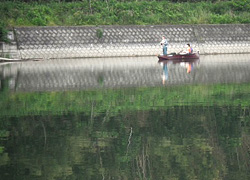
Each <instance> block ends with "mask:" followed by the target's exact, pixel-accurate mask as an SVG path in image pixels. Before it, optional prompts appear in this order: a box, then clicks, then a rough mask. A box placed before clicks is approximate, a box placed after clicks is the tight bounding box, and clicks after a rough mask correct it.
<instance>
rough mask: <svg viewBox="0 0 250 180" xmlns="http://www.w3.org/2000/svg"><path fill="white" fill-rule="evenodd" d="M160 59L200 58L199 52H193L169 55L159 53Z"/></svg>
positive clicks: (186, 59)
mask: <svg viewBox="0 0 250 180" xmlns="http://www.w3.org/2000/svg"><path fill="white" fill-rule="evenodd" d="M158 58H159V61H164V60H182V61H188V60H192V59H199V58H200V57H199V54H198V53H193V54H169V55H159V56H158Z"/></svg>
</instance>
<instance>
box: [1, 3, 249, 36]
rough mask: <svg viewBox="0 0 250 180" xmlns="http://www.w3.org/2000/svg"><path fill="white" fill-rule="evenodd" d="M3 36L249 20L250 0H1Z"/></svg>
mask: <svg viewBox="0 0 250 180" xmlns="http://www.w3.org/2000/svg"><path fill="white" fill-rule="evenodd" d="M0 11H1V15H0V16H1V18H0V40H5V36H6V29H7V28H10V27H13V26H56V25H57V26H61V25H63V26H76V25H149V24H150V25H151V24H152V25H154V24H232V23H250V0H225V1H220V0H218V1H201V2H196V1H195V2H193V1H191V2H182V3H180V2H172V1H165V0H164V1H149V0H141V1H133V0H132V1H119V0H106V1H97V0H92V1H73V2H64V1H63V2H61V1H59V2H58V1H38V2H36V1H31V2H21V1H15V2H12V1H3V2H2V1H1V2H0Z"/></svg>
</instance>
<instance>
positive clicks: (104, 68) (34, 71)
mask: <svg viewBox="0 0 250 180" xmlns="http://www.w3.org/2000/svg"><path fill="white" fill-rule="evenodd" d="M157 62H158V60H157V58H156V57H138V58H117V59H116V58H104V59H94V58H93V59H64V60H62V59H61V60H51V61H43V62H25V63H16V64H9V65H6V66H0V74H1V77H2V78H1V79H2V80H4V79H9V86H10V88H11V89H13V90H15V91H64V90H81V89H96V88H98V89H99V88H119V87H149V86H150V87H159V86H161V84H162V83H165V82H167V84H168V85H178V84H208V83H227V82H232V83H233V82H235V83H238V82H249V80H250V71H249V68H250V60H249V55H237V56H236V55H216V56H201V57H200V61H199V60H197V61H192V62H183V61H174V62H172V61H165V62H162V63H163V64H165V65H162V66H163V67H161V66H160V65H158V63H157ZM163 72H164V73H163ZM163 79H164V80H163Z"/></svg>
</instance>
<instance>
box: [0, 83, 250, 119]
mask: <svg viewBox="0 0 250 180" xmlns="http://www.w3.org/2000/svg"><path fill="white" fill-rule="evenodd" d="M2 84H3V85H4V82H3V83H2ZM3 87H4V86H3ZM5 87H6V86H5ZM248 92H250V84H241V85H240V86H239V85H238V84H231V85H196V86H194V85H193V86H192V85H189V86H187V85H185V86H173V87H167V88H131V89H130V88H129V89H99V90H98V89H97V90H89V91H75V92H70V91H69V92H43V93H37V92H33V93H11V92H9V91H8V90H7V89H6V88H3V89H2V92H1V93H0V114H1V116H26V115H42V114H47V113H48V112H49V113H50V114H53V115H62V114H64V113H65V112H75V113H80V112H83V113H85V114H88V115H89V114H91V113H92V111H93V109H94V111H95V113H101V112H107V111H112V113H117V112H124V111H134V110H140V111H141V110H152V109H154V107H162V108H165V109H168V108H170V107H173V106H185V105H190V104H193V103H199V104H200V105H203V106H212V105H214V104H216V105H219V106H226V105H231V106H238V105H240V106H242V107H243V108H244V107H246V106H250V102H249V93H248Z"/></svg>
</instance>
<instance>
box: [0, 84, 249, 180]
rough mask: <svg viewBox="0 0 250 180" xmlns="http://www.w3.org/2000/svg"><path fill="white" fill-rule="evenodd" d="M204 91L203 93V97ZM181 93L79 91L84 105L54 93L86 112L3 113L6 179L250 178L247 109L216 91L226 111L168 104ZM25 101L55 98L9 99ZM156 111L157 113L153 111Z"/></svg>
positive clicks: (1, 168) (0, 168) (2, 167)
mask: <svg viewBox="0 0 250 180" xmlns="http://www.w3.org/2000/svg"><path fill="white" fill-rule="evenodd" d="M199 88H201V89H202V90H201V91H198V89H199ZM175 90H176V89H174V88H173V89H169V90H168V94H164V93H163V95H162V94H161V93H162V92H161V91H160V90H159V89H154V91H152V90H150V92H149V91H147V90H145V91H144V90H143V91H136V90H134V89H132V90H130V91H129V90H128V91H118V92H117V93H114V94H112V93H106V94H105V95H107V96H108V97H106V96H105V97H103V96H104V95H103V96H101V94H99V93H97V92H92V94H91V93H89V94H91V95H89V94H88V93H87V92H86V94H88V95H89V96H88V97H87V98H86V97H85V96H84V95H81V94H78V93H76V94H77V95H79V96H77V97H78V98H79V99H75V94H74V93H75V92H72V94H70V93H69V94H65V93H64V94H63V95H64V97H65V99H66V100H65V101H66V102H64V99H63V98H62V97H61V96H60V97H59V96H57V95H56V94H55V93H54V94H53V93H52V94H51V96H54V97H55V98H56V100H58V101H59V102H60V103H61V104H63V105H62V106H64V105H65V104H64V103H67V105H69V106H70V105H71V104H70V103H72V102H71V101H72V100H76V102H77V103H80V101H81V98H82V101H83V99H84V98H85V99H84V100H85V101H83V102H81V103H82V104H84V105H86V106H87V107H85V108H86V109H84V111H72V112H71V111H70V110H69V109H70V108H69V109H66V111H64V112H62V114H60V115H55V114H56V113H55V112H56V111H52V110H53V109H52V110H51V112H49V111H48V112H45V113H44V112H43V113H41V112H42V111H39V109H38V110H37V111H38V112H37V115H20V116H3V115H2V116H1V117H0V123H1V124H0V125H1V126H0V127H1V132H7V134H6V135H5V136H4V137H5V138H7V141H5V143H4V144H3V145H2V144H0V146H2V147H5V150H4V151H3V152H2V154H1V152H0V156H2V155H3V153H5V156H6V157H7V161H3V160H2V159H1V158H0V160H1V162H0V174H5V175H4V176H5V177H6V178H7V177H8V178H9V179H24V178H26V179H32V177H33V179H34V177H35V179H112V178H113V179H223V178H224V179H230V178H231V179H236V178H237V177H242V179H244V178H245V179H246V177H249V175H250V174H249V172H250V171H249V160H250V158H249V142H250V141H249V140H250V138H249V122H250V121H249V119H250V113H249V112H250V109H249V107H248V106H244V107H241V106H233V105H228V106H226V105H225V104H226V103H227V99H223V93H224V92H226V90H225V91H223V93H221V92H222V91H221V90H218V92H217V89H216V88H215V91H214V92H213V93H214V94H216V96H214V97H213V98H215V99H216V98H218V99H220V100H224V102H222V103H224V105H213V106H204V105H201V106H200V105H199V106H197V105H192V104H187V105H182V103H183V102H181V103H179V104H178V105H173V104H171V106H164V103H166V102H164V101H163V100H164V99H163V97H166V99H167V98H168V100H170V101H171V100H172V102H174V100H175V101H176V98H180V99H181V98H182V97H183V98H185V96H182V95H181V94H180V93H179V94H177V93H176V91H175ZM192 90H193V91H192V93H191V91H190V96H189V98H190V99H192V100H194V99H195V98H196V97H195V96H196V95H197V94H198V93H199V92H202V93H204V94H206V93H208V92H207V89H206V90H204V89H203V87H196V88H194V89H192ZM159 91H160V92H161V93H160V94H159ZM112 92H113V91H112ZM197 92H198V93H197ZM147 93H148V94H147ZM152 94H153V95H152ZM225 94H226V93H225ZM225 94H224V96H226V95H225ZM5 95H6V94H5ZM167 95H168V96H167ZM233 95H234V96H233ZM233 95H232V96H231V97H235V96H236V95H237V94H233ZM243 95H244V94H243ZM23 96H25V95H23ZM83 96H84V97H83ZM0 97H1V98H2V99H4V97H3V96H0ZM27 97H29V98H30V99H28V100H27V101H28V102H29V101H30V103H31V102H32V101H34V100H37V99H39V98H38V97H43V98H45V99H46V98H47V99H50V95H48V94H47V95H46V94H45V95H44V94H42V95H41V96H40V95H39V94H37V96H32V95H27V96H26V97H22V96H21V97H18V98H17V97H15V95H13V96H11V98H17V99H18V100H20V99H22V98H23V99H27ZM145 97H147V102H148V105H147V106H146V105H144V101H143V99H144V98H145ZM11 98H9V99H11ZM105 98H107V99H105ZM151 98H152V100H153V98H154V102H152V101H151ZM103 99H105V100H107V101H105V100H103ZM145 99H146V98H145ZM149 99H150V100H149ZM162 99H163V100H162ZM9 101H10V100H8V101H7V100H5V102H9ZM28 102H26V103H28ZM44 102H45V101H44ZM49 102H50V103H52V102H53V101H49ZM145 102H146V100H145ZM215 102H221V101H215ZM17 103H20V102H17ZM45 103H48V102H45ZM31 104H32V103H31ZM42 104H43V103H42V102H41V103H40V105H42ZM48 104H49V103H48ZM183 104H185V103H183ZM46 105H47V104H46ZM151 105H155V106H154V108H149V107H150V106H151ZM156 105H162V106H159V107H157V106H156ZM44 106H45V105H44ZM9 107H12V106H11V105H10V106H9ZM25 107H30V105H29V104H26V106H25ZM38 107H39V106H37V108H38ZM41 108H43V107H41ZM60 108H61V107H60ZM58 109H59V107H58ZM58 109H56V110H58ZM40 113H41V114H40ZM1 142H2V141H1ZM6 153H7V154H6ZM3 162H4V163H3ZM13 164H14V165H13ZM13 172H14V173H13Z"/></svg>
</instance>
